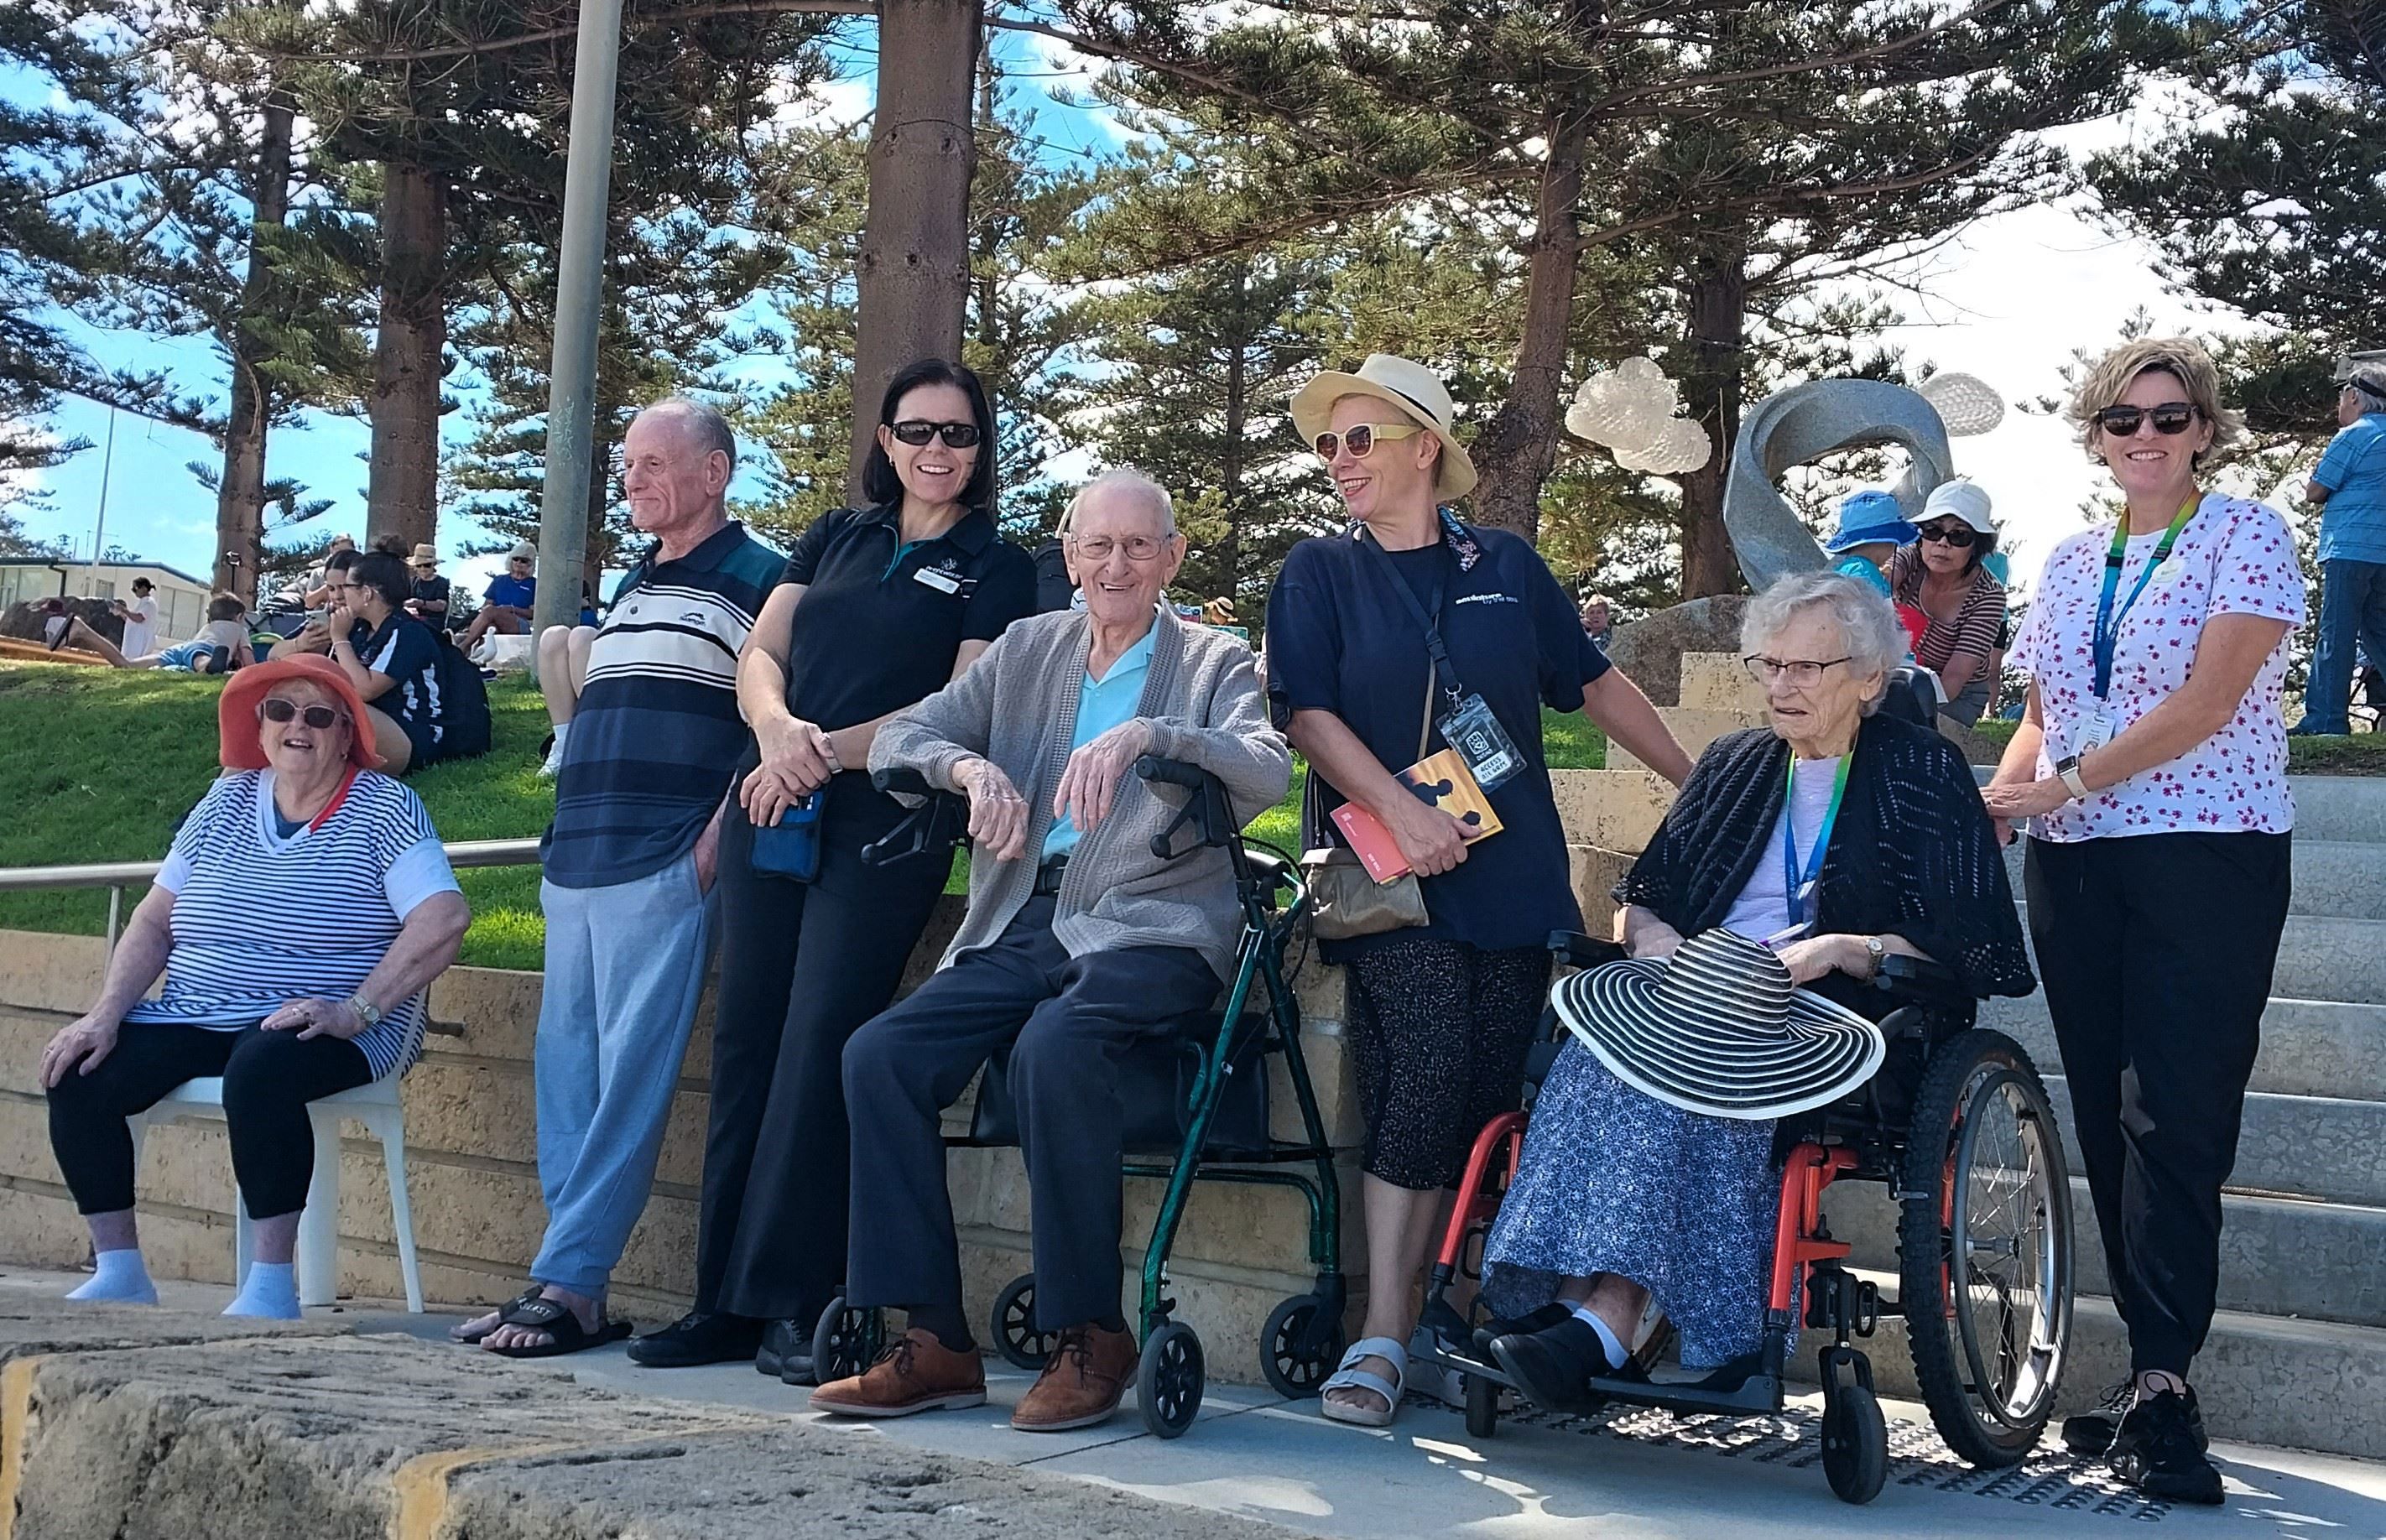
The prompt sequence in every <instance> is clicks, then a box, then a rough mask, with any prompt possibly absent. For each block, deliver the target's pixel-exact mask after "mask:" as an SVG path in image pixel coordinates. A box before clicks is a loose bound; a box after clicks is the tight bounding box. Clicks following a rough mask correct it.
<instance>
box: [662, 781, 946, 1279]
mask: <svg viewBox="0 0 2386 1540" xmlns="http://www.w3.org/2000/svg"><path fill="white" fill-rule="evenodd" d="M903 812H904V809H903V808H902V806H901V804H899V803H898V802H897V801H896V800H895V799H894V798H893V797H890V796H886V795H883V794H881V793H879V792H877V791H874V790H873V789H872V788H871V785H870V783H869V780H868V778H867V777H865V776H863V775H862V774H860V772H859V771H852V772H848V773H847V774H843V775H839V776H838V777H836V778H835V781H833V782H832V783H830V786H829V792H828V799H827V802H826V804H825V805H824V807H823V822H822V826H821V866H820V875H819V876H818V877H817V878H816V879H814V880H813V881H812V882H810V883H796V882H790V881H788V880H786V879H785V878H782V877H772V876H769V875H766V874H763V873H760V872H757V871H756V870H754V867H753V861H752V852H753V844H754V827H753V825H752V824H751V823H749V822H747V819H746V815H745V813H744V812H743V811H742V810H740V809H739V808H736V807H735V805H734V804H733V805H732V806H731V808H730V809H729V813H728V816H727V817H726V819H724V820H723V821H722V835H721V869H720V870H721V875H720V879H719V885H720V892H721V908H720V914H721V929H722V944H721V983H720V989H719V993H718V994H717V995H716V996H715V998H714V1004H713V1019H712V1109H711V1116H710V1123H709V1125H708V1128H707V1131H706V1135H705V1146H704V1191H703V1194H702V1197H701V1201H700V1205H699V1208H698V1211H697V1249H696V1278H697V1284H696V1287H697V1293H696V1308H697V1309H699V1310H723V1311H727V1312H728V1313H730V1314H733V1315H742V1316H751V1317H754V1318H756V1319H759V1320H777V1319H782V1318H794V1319H796V1320H799V1321H803V1322H804V1324H805V1325H806V1326H810V1324H811V1322H812V1321H814V1320H816V1319H817V1318H818V1317H819V1315H820V1313H821V1311H823V1310H824V1309H826V1308H828V1303H829V1301H830V1300H831V1299H832V1298H834V1297H835V1294H836V1289H837V1285H838V1284H840V1283H843V1282H844V1281H845V1232H846V1200H847V1193H848V1186H849V1183H848V1176H847V1171H846V1154H847V1148H848V1135H847V1133H846V1121H845V1085H844V1081H843V1079H842V1074H841V1070H840V1069H839V1066H840V1064H841V1062H842V1060H843V1057H844V1054H845V1042H846V1039H847V1038H848V1037H850V1036H852V1035H853V1032H854V1029H855V1028H857V1027H859V1026H860V1025H861V1024H862V1023H863V1022H864V1021H867V1020H870V1019H871V1018H872V1017H873V1016H875V1015H877V1014H878V1013H879V1012H880V1011H882V1010H885V1008H886V1002H887V1001H889V1000H891V999H893V998H894V997H895V990H896V986H897V985H898V984H899V983H901V982H902V977H903V965H904V963H905V961H906V960H907V959H908V958H910V955H911V950H912V948H913V947H914V946H915V945H918V943H919V939H920V933H921V932H922V931H923V929H925V928H926V926H927V923H928V915H929V912H930V911H931V910H932V909H933V908H935V906H936V895H938V894H940V893H942V892H943V891H944V887H945V878H946V876H947V874H948V872H949V871H950V870H951V868H952V855H951V852H950V851H937V852H935V853H933V854H923V855H920V856H917V857H914V858H911V859H910V860H908V861H900V862H897V863H896V864H894V865H892V866H885V867H866V866H864V865H862V864H861V849H862V846H864V845H868V844H870V843H871V842H872V841H873V840H875V839H877V838H878V837H879V836H880V835H882V834H884V833H886V832H887V831H888V830H890V829H892V828H893V827H894V826H895V825H896V824H897V823H898V822H900V821H901V820H902V818H903Z"/></svg>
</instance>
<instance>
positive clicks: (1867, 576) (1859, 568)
mask: <svg viewBox="0 0 2386 1540" xmlns="http://www.w3.org/2000/svg"><path fill="white" fill-rule="evenodd" d="M1831 570H1832V571H1834V572H1837V573H1838V574H1839V575H1840V576H1841V577H1843V578H1853V579H1855V580H1856V582H1860V583H1863V584H1865V586H1866V587H1868V588H1871V589H1872V590H1874V591H1875V592H1876V593H1877V594H1879V595H1880V596H1881V597H1882V598H1884V599H1885V598H1888V597H1889V596H1890V589H1889V579H1888V577H1887V576H1885V575H1884V574H1883V573H1882V572H1881V570H1880V569H1879V568H1877V567H1875V566H1874V565H1873V564H1872V563H1871V562H1869V561H1866V560H1865V558H1864V557H1859V556H1845V557H1840V559H1839V560H1838V561H1837V562H1835V563H1833V564H1832V567H1831Z"/></svg>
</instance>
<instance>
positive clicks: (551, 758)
mask: <svg viewBox="0 0 2386 1540" xmlns="http://www.w3.org/2000/svg"><path fill="white" fill-rule="evenodd" d="M569 732H571V723H570V722H558V723H556V724H555V746H554V747H552V748H550V749H548V750H547V751H546V764H545V765H543V766H541V767H540V768H541V769H542V770H548V771H550V772H551V771H554V770H561V769H562V768H563V740H564V737H565V735H566V734H567V733H569Z"/></svg>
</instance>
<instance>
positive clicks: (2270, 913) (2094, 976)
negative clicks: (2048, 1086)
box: [2024, 833, 2293, 1377]
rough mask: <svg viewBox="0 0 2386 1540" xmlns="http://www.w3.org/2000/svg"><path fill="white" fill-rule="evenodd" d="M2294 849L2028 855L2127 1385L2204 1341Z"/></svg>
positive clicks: (2169, 840)
mask: <svg viewBox="0 0 2386 1540" xmlns="http://www.w3.org/2000/svg"><path fill="white" fill-rule="evenodd" d="M2292 875H2293V853H2292V836H2291V835H2287V834H2255V833H2226V834H2205V833H2180V834H2140V835H2136V836H2133V837H2129V838H2123V839H2094V840H2082V841H2078V842H2077V843H2074V844H2070V845H2056V844H2053V843H2051V842H2049V841H2045V840H2037V839H2033V840H2031V841H2030V842H2029V851H2028V863H2027V865H2026V868H2025V873H2024V888H2025V891H2026V892H2027V893H2028V898H2029V931H2030V940H2031V943H2032V944H2033V945H2035V946H2036V948H2037V951H2038V965H2039V973H2040V976H2041V979H2042V980H2043V981H2044V983H2045V985H2046V1008H2047V1013H2048V1015H2049V1016H2051V1017H2052V1018H2053V1021H2054V1035H2055V1040H2056V1042H2057V1043H2058V1044H2059V1045H2061V1047H2062V1051H2063V1073H2064V1075H2065V1077H2066V1080H2068V1082H2069V1083H2070V1089H2071V1116H2072V1120H2073V1121H2074V1123H2075V1125H2076V1131H2077V1133H2078V1137H2079V1153H2080V1155H2081V1157H2082V1158H2083V1159H2084V1161H2085V1162H2086V1165H2087V1168H2088V1173H2087V1174H2088V1190H2089V1192H2090V1194H2091V1195H2092V1196H2093V1197H2094V1199H2095V1203H2096V1226H2097V1229H2098V1230H2099V1232H2101V1233H2102V1235H2103V1242H2104V1257H2105V1262H2106V1266H2107V1268H2108V1270H2109V1271H2110V1272H2111V1275H2112V1282H2113V1296H2114V1301H2115V1303H2116V1305H2118V1306H2119V1308H2120V1311H2121V1318H2122V1320H2123V1321H2126V1322H2127V1323H2128V1325H2129V1357H2130V1364H2131V1367H2132V1368H2133V1369H2135V1370H2137V1371H2146V1370H2163V1371H2168V1372H2170V1373H2173V1374H2178V1375H2180V1376H2182V1377H2184V1376H2185V1374H2186V1373H2187V1369H2188V1365H2189V1363H2190V1362H2191V1361H2192V1360H2193V1358H2195V1355H2196V1353H2197V1352H2198V1350H2200V1349H2201V1348H2202V1347H2203V1346H2204V1334H2205V1333H2207V1332H2208V1331H2210V1330H2211V1326H2212V1311H2213V1307H2214V1300H2215V1298H2216V1295H2217V1293H2218V1290H2219V1280H2220V1188H2221V1185H2222V1183H2225V1182H2227V1181H2228V1180H2229V1170H2230V1168H2232V1167H2233V1166H2234V1165H2235V1164H2236V1162H2237V1131H2238V1125H2239V1123H2240V1121H2242V1117H2243V1113H2244V1108H2245V1084H2246V1082H2247V1081H2248V1080H2250V1079H2251V1078H2252V1076H2253V1073H2254V1053H2255V1051H2256V1050H2257V1049H2258V1048H2259V1047H2260V1046H2261V1041H2262V1010H2263V1008H2264V1007H2265V1006H2266V1005H2267V1003H2268V1001H2269V997H2270V977H2271V972H2272V970H2273V969H2274V968H2275V967H2276V965H2277V962H2278V957H2279V934H2280V933H2281V932H2282V931H2284V930H2285V928H2286V921H2287V900H2288V895H2289V889H2290V887H2291V885H2292Z"/></svg>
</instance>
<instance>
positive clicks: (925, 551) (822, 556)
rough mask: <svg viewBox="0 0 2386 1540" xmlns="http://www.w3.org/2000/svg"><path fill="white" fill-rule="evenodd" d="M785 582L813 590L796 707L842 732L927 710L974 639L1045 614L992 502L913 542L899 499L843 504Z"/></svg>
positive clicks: (795, 654) (794, 639)
mask: <svg viewBox="0 0 2386 1540" xmlns="http://www.w3.org/2000/svg"><path fill="white" fill-rule="evenodd" d="M779 581H780V582H783V583H785V582H796V583H801V584H803V585H804V596H803V599H802V602H800V603H798V604H797V606H796V613H795V620H794V624H793V626H792V628H791V631H790V634H789V640H788V649H787V709H788V710H790V711H792V712H794V713H795V714H796V715H797V716H798V717H800V718H802V719H803V720H806V721H808V722H811V723H813V724H814V725H816V726H818V727H820V728H821V729H822V730H823V731H824V732H835V731H837V730H838V729H839V728H846V727H852V726H855V725H857V724H858V723H860V722H866V721H870V720H873V719H876V718H879V717H883V716H885V715H886V714H887V713H888V712H890V711H900V710H902V709H903V708H904V707H907V706H916V705H918V704H919V703H920V702H921V701H923V700H925V699H926V698H927V697H928V696H930V695H934V694H936V692H937V691H938V690H941V689H943V688H944V687H945V685H946V684H947V683H948V682H950V680H951V679H952V677H953V657H954V655H955V654H956V653H957V652H959V651H960V649H961V644H962V643H963V642H991V641H993V640H994V639H995V638H996V637H998V636H999V635H1001V634H1002V632H1003V628H1004V627H1006V626H1008V625H1010V624H1011V621H1013V620H1019V619H1021V618H1022V617H1023V616H1027V615H1031V614H1033V613H1035V610H1036V562H1035V558H1034V557H1030V556H1029V555H1028V554H1027V553H1026V552H1025V551H1023V550H1021V549H1020V548H1019V547H1018V546H1016V545H1012V544H1011V542H1010V541H1008V540H1005V539H1003V538H1002V537H1001V536H1000V535H999V534H998V533H996V532H995V528H994V518H993V516H992V515H990V514H988V513H987V512H986V510H985V509H983V508H973V509H971V510H970V511H968V512H967V513H964V514H962V515H961V519H960V520H959V521H957V522H956V523H955V524H954V525H953V527H952V528H951V529H949V530H947V531H946V532H944V533H943V534H940V535H938V536H937V537H936V539H934V540H922V541H914V542H912V543H910V544H909V545H906V544H905V543H904V541H903V532H902V520H901V511H900V510H899V509H898V507H895V506H894V505H892V504H889V505H886V506H884V507H874V508H838V509H836V510H835V511H834V512H831V513H827V514H823V515H822V516H821V517H820V518H819V519H817V520H814V521H813V522H812V525H811V527H810V529H807V530H806V531H804V532H803V533H802V534H801V535H800V536H798V537H797V540H796V545H795V549H794V550H793V552H791V553H790V554H789V555H788V557H787V563H786V567H785V570H783V571H782V572H781V573H780V574H779ZM573 731H574V732H577V731H578V729H576V728H575V729H574V730H573Z"/></svg>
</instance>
